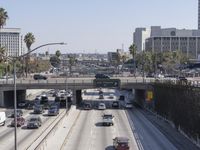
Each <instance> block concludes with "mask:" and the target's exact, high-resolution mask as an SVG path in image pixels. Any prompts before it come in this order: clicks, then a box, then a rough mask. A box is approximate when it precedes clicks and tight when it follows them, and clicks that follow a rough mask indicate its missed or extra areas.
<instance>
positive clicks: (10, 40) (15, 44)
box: [0, 28, 23, 56]
mask: <svg viewBox="0 0 200 150" xmlns="http://www.w3.org/2000/svg"><path fill="white" fill-rule="evenodd" d="M20 31H21V30H20V29H19V28H2V29H0V46H1V47H5V48H6V50H7V55H8V56H19V55H21V54H22V53H23V52H22V51H21V49H22V48H21V47H22V38H21V36H20Z"/></svg>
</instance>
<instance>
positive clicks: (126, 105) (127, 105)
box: [124, 102, 133, 108]
mask: <svg viewBox="0 0 200 150" xmlns="http://www.w3.org/2000/svg"><path fill="white" fill-rule="evenodd" d="M124 106H125V108H133V104H132V103H131V102H126V103H125V105H124Z"/></svg>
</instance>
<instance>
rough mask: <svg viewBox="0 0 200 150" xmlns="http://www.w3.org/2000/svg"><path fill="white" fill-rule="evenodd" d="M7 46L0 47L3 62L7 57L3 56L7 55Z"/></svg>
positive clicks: (0, 58)
mask: <svg viewBox="0 0 200 150" xmlns="http://www.w3.org/2000/svg"><path fill="white" fill-rule="evenodd" d="M6 52H7V51H6V48H5V47H0V54H1V56H0V62H3V61H4V60H5V59H6V58H5V57H3V55H4V56H5V55H6Z"/></svg>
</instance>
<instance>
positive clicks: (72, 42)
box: [0, 0, 198, 53]
mask: <svg viewBox="0 0 200 150" xmlns="http://www.w3.org/2000/svg"><path fill="white" fill-rule="evenodd" d="M0 7H3V8H4V9H5V10H6V11H7V12H8V16H9V19H8V20H7V22H6V26H5V28H21V34H22V35H25V34H26V33H28V32H32V33H33V34H34V36H35V38H36V42H35V43H34V44H33V45H32V48H35V47H37V46H39V45H41V44H45V43H50V42H66V43H67V45H66V46H49V47H46V48H43V49H40V50H38V51H37V52H42V51H46V50H48V51H49V52H50V53H54V52H55V51H56V50H60V51H61V52H62V53H90V52H91V53H95V52H96V53H107V52H108V51H116V49H120V48H122V44H123V45H124V46H123V47H124V50H125V51H128V47H129V46H130V44H132V40H133V32H134V30H135V28H137V27H146V28H150V26H161V27H162V28H170V27H175V28H178V29H183V28H185V29H197V28H198V0H185V1H183V0H84V1H80V0H79V1H77V0H56V1H50V0H34V1H27V0H15V1H8V0H0Z"/></svg>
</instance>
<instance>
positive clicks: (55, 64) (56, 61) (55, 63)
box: [50, 55, 61, 68]
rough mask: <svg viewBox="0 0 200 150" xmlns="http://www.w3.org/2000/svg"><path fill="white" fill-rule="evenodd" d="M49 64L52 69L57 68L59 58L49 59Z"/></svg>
mask: <svg viewBox="0 0 200 150" xmlns="http://www.w3.org/2000/svg"><path fill="white" fill-rule="evenodd" d="M50 63H51V65H52V66H53V67H55V68H59V67H60V63H61V61H60V58H59V57H57V56H56V55H55V56H52V57H50Z"/></svg>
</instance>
